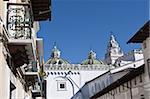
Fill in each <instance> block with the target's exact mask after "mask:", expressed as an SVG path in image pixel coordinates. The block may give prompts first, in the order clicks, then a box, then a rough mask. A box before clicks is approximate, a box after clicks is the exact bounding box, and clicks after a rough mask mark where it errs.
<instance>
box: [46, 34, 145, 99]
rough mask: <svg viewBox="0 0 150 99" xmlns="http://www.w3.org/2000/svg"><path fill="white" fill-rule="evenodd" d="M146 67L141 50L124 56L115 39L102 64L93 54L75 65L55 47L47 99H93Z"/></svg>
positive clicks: (48, 71) (51, 59)
mask: <svg viewBox="0 0 150 99" xmlns="http://www.w3.org/2000/svg"><path fill="white" fill-rule="evenodd" d="M143 63H144V60H143V52H142V51H141V50H133V51H131V52H129V53H127V54H124V53H123V51H122V50H121V48H120V46H119V43H118V42H117V41H116V39H115V37H114V36H113V35H111V36H110V41H109V43H108V48H107V51H106V55H105V60H104V61H101V60H98V59H97V58H96V53H95V52H93V51H90V52H89V54H88V57H87V59H85V60H84V61H82V62H81V63H80V64H71V63H69V62H68V61H67V60H65V59H62V58H61V52H60V50H59V49H58V48H57V47H56V46H54V48H53V49H52V53H51V57H50V58H49V60H48V61H47V62H46V63H45V66H44V67H45V71H46V73H47V77H46V81H47V89H46V93H47V99H69V98H71V97H72V96H73V97H72V99H90V98H91V97H92V96H94V95H95V94H96V93H98V91H100V90H102V89H103V88H105V86H108V85H110V84H111V83H114V82H115V81H117V79H118V78H121V77H122V76H124V75H125V74H127V73H129V71H130V69H131V68H134V69H135V68H139V67H140V66H142V65H143ZM142 77H143V76H142ZM93 79H94V80H93ZM95 81H96V82H95ZM95 86H96V87H95ZM98 88H100V89H98ZM75 93H76V94H75ZM118 99H119V98H118Z"/></svg>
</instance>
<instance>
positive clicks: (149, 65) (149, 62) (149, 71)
mask: <svg viewBox="0 0 150 99" xmlns="http://www.w3.org/2000/svg"><path fill="white" fill-rule="evenodd" d="M147 67H148V74H149V77H150V59H147Z"/></svg>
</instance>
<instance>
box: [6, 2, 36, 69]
mask: <svg viewBox="0 0 150 99" xmlns="http://www.w3.org/2000/svg"><path fill="white" fill-rule="evenodd" d="M32 24H33V18H32V11H31V6H30V4H27V3H8V4H7V36H8V49H9V51H10V55H11V56H12V59H13V63H14V66H15V67H16V68H17V67H20V66H22V65H24V64H29V61H31V60H35V59H36V56H35V44H34V42H33V38H32V36H31V35H32Z"/></svg>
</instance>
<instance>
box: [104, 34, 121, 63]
mask: <svg viewBox="0 0 150 99" xmlns="http://www.w3.org/2000/svg"><path fill="white" fill-rule="evenodd" d="M121 56H123V51H122V50H121V48H120V46H119V44H118V42H117V41H116V39H115V37H114V35H112V34H111V36H110V40H109V42H108V46H107V52H106V54H105V62H106V63H107V64H112V65H113V64H114V63H115V61H116V59H118V58H119V57H121Z"/></svg>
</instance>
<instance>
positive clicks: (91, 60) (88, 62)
mask: <svg viewBox="0 0 150 99" xmlns="http://www.w3.org/2000/svg"><path fill="white" fill-rule="evenodd" d="M98 64H104V63H103V61H101V60H98V59H96V53H95V52H93V51H92V50H91V51H90V52H89V55H88V58H87V59H85V60H84V61H82V62H81V65H98Z"/></svg>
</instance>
